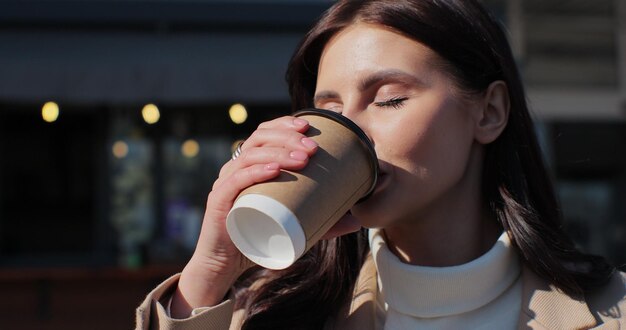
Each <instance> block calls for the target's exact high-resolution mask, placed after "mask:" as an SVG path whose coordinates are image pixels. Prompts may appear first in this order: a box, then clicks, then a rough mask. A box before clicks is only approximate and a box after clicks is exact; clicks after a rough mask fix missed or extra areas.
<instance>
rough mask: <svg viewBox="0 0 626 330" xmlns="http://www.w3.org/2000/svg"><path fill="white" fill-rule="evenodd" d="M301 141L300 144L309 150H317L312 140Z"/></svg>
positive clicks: (303, 139) (315, 143)
mask: <svg viewBox="0 0 626 330" xmlns="http://www.w3.org/2000/svg"><path fill="white" fill-rule="evenodd" d="M301 141H302V144H304V146H305V147H307V148H309V149H315V148H317V142H315V141H313V139H310V138H308V137H305V138H302V140H301Z"/></svg>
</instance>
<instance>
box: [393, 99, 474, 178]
mask: <svg viewBox="0 0 626 330" xmlns="http://www.w3.org/2000/svg"><path fill="white" fill-rule="evenodd" d="M464 110H465V109H464V108H462V107H459V106H455V105H454V104H447V103H445V104H443V105H442V106H441V107H439V108H437V111H434V112H432V113H431V114H430V115H429V116H421V117H419V118H415V120H411V121H407V122H405V124H409V125H404V126H405V127H403V128H402V129H398V130H397V132H398V133H397V134H398V135H400V136H401V137H400V138H398V139H396V141H395V144H394V145H393V150H394V154H395V156H396V157H398V158H399V159H398V161H400V163H399V164H397V165H398V166H400V167H403V168H404V169H405V170H407V171H409V172H412V173H413V174H416V175H420V176H422V175H425V174H430V175H435V174H436V173H439V174H440V175H444V174H446V173H447V174H448V175H454V173H452V172H458V171H459V170H461V169H463V168H464V167H465V164H466V162H467V160H468V155H469V152H470V149H471V145H472V141H473V136H472V130H471V122H470V120H469V118H468V116H467V115H466V112H465V111H464ZM402 136H403V137H402ZM437 176H439V175H437Z"/></svg>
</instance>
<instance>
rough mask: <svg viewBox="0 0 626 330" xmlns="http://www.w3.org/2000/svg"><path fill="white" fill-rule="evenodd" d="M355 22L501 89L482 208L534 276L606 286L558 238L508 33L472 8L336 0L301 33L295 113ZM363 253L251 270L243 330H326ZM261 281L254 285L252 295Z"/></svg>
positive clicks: (451, 0) (322, 252) (478, 87)
mask: <svg viewBox="0 0 626 330" xmlns="http://www.w3.org/2000/svg"><path fill="white" fill-rule="evenodd" d="M358 22H365V23H371V24H378V25H382V26H386V27H388V28H391V29H393V30H394V31H396V32H398V33H400V34H403V35H405V36H407V37H409V38H411V39H413V40H416V41H418V42H420V43H422V44H423V45H425V46H427V47H429V48H430V49H432V50H433V51H434V52H436V53H437V54H438V55H439V56H440V57H441V59H443V61H444V63H445V64H446V65H444V70H446V71H447V73H448V74H450V76H451V77H452V78H453V79H454V80H455V82H456V84H457V86H458V87H460V89H461V90H462V91H466V92H469V93H481V92H483V91H484V90H485V89H486V88H487V87H488V86H489V84H490V83H492V82H493V81H496V80H502V81H504V82H505V83H506V85H507V87H508V91H509V98H510V105H511V108H510V115H509V121H508V124H507V126H506V128H505V129H504V131H503V132H502V134H501V136H500V137H498V139H497V140H496V141H494V142H493V143H491V144H489V145H487V146H486V148H485V160H484V169H483V182H482V192H483V196H484V200H486V201H487V203H488V205H486V207H488V209H489V210H490V212H492V213H493V215H494V216H495V218H496V219H497V221H498V222H499V223H500V225H501V226H502V228H503V229H504V230H506V231H507V232H508V233H509V235H510V237H511V240H512V244H513V246H514V247H515V249H516V250H517V251H518V252H519V255H520V256H521V258H522V260H523V262H524V264H525V265H526V266H527V267H528V268H530V269H531V270H532V271H533V272H535V273H536V274H538V275H539V276H540V277H542V278H544V279H545V280H547V281H549V282H551V283H553V284H554V285H555V286H556V287H557V288H559V289H560V290H562V291H563V292H565V293H567V294H569V295H570V296H572V297H581V296H583V295H584V294H585V292H587V291H589V290H592V289H593V288H595V287H598V286H600V285H602V284H604V283H605V282H606V281H607V280H608V279H609V278H610V276H611V275H612V273H613V272H614V271H615V268H614V267H613V266H611V265H610V264H609V263H608V262H607V261H606V260H605V259H603V258H601V257H596V256H590V255H586V254H584V253H581V252H580V251H578V250H577V249H576V248H575V245H574V243H573V242H572V241H571V240H570V239H569V238H568V236H567V235H566V234H565V233H564V231H563V229H562V219H561V214H560V208H559V205H558V202H557V198H556V196H555V193H554V189H553V186H552V183H551V178H550V176H549V174H548V171H547V170H546V167H545V165H544V161H543V159H542V156H541V152H540V148H539V145H538V143H537V138H536V136H535V133H534V126H533V123H532V120H531V117H530V114H529V111H528V107H527V104H526V98H525V92H524V88H523V86H522V82H521V79H520V74H519V72H518V70H517V66H516V63H515V60H514V57H513V54H512V52H511V49H510V46H509V44H508V41H507V38H506V35H505V32H504V30H503V28H502V27H501V25H500V24H499V22H498V21H497V20H495V19H494V18H493V17H492V16H491V15H490V14H489V13H488V12H487V11H486V10H485V9H484V8H483V7H482V5H481V4H480V3H479V2H478V1H476V0H372V1H364V0H355V1H351V0H348V1H339V2H338V3H336V4H335V5H334V6H332V7H331V8H330V9H329V10H327V11H326V13H325V14H324V15H323V16H322V17H321V18H320V20H319V21H318V22H317V24H316V25H315V26H314V27H313V28H312V29H311V30H310V31H309V32H308V33H307V34H306V36H305V37H304V39H303V40H302V42H301V44H300V45H299V47H298V48H297V50H296V52H295V53H294V55H293V57H292V59H291V62H290V65H289V68H288V71H287V82H288V86H289V92H290V96H291V99H292V106H293V109H294V110H298V109H301V108H305V107H310V106H312V102H313V94H314V92H315V85H316V79H317V73H318V64H319V60H320V56H321V53H322V50H323V49H324V47H325V45H326V43H327V41H328V40H329V39H330V38H331V37H332V36H333V35H335V34H336V33H337V32H338V31H340V30H342V29H343V28H345V27H346V26H348V25H351V24H355V23H358ZM390 51H393V50H390ZM368 249H369V248H368V244H367V241H366V240H365V238H364V232H363V231H361V232H359V233H356V234H351V235H346V236H343V237H340V238H336V239H333V240H329V241H323V242H320V243H319V244H317V245H316V246H315V247H313V248H312V249H311V250H310V251H309V252H308V253H307V254H306V255H305V257H303V258H302V259H300V260H299V261H297V262H296V263H295V264H294V265H293V266H292V267H290V268H288V269H286V270H282V271H269V270H263V269H258V268H257V269H253V270H251V271H250V273H248V274H247V275H246V276H244V277H242V280H241V281H240V282H239V285H238V288H239V289H238V290H237V303H238V305H239V307H243V308H245V310H246V312H245V313H246V314H245V322H244V326H243V327H244V328H246V329H270V328H272V329H287V328H294V329H295V328H297V329H304V328H310V329H320V328H322V327H323V326H324V323H325V322H326V321H327V320H328V319H332V318H333V317H336V316H337V315H336V313H337V311H338V309H339V306H343V305H344V304H345V303H346V302H347V300H348V299H350V297H351V293H352V288H353V286H354V282H355V280H356V277H357V275H358V272H359V270H360V267H361V265H362V263H363V260H364V258H365V256H366V255H367V253H368V251H369V250H368ZM259 280H260V281H262V283H263V284H262V285H260V287H258V288H255V289H254V290H252V289H249V285H250V284H251V283H254V282H256V283H260V282H258V281H259Z"/></svg>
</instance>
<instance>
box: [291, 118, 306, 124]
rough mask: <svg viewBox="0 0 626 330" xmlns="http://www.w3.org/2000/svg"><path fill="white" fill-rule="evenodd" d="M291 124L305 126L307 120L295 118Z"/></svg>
mask: <svg viewBox="0 0 626 330" xmlns="http://www.w3.org/2000/svg"><path fill="white" fill-rule="evenodd" d="M293 124H294V125H296V126H306V125H308V124H309V122H308V121H306V120H304V119H301V118H296V119H294V120H293Z"/></svg>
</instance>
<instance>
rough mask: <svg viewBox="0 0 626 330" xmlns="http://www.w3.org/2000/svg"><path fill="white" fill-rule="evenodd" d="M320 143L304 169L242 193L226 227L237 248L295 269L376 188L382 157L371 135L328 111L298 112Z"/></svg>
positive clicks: (255, 257) (269, 265) (272, 266)
mask: <svg viewBox="0 0 626 330" xmlns="http://www.w3.org/2000/svg"><path fill="white" fill-rule="evenodd" d="M294 116H297V117H300V118H303V119H306V120H307V121H308V122H309V124H310V125H309V126H310V127H309V130H308V131H307V132H306V133H305V134H306V135H307V136H308V137H310V138H311V139H313V140H315V141H316V142H317V143H318V145H319V147H318V150H317V152H316V153H315V154H314V155H313V156H312V157H311V158H310V159H309V163H308V164H307V166H306V167H305V168H304V169H302V170H300V171H287V170H281V173H280V175H279V176H278V177H277V178H276V179H274V180H271V181H267V182H262V183H259V184H255V185H253V186H251V187H249V188H247V189H245V190H244V191H242V192H241V194H240V195H239V196H238V197H237V200H236V201H235V203H234V205H233V208H232V209H231V210H230V212H229V214H228V217H227V218H226V229H227V231H228V234H229V235H230V237H231V239H232V241H233V242H234V243H235V245H236V246H237V248H238V249H239V250H240V251H241V252H242V253H243V254H244V255H245V256H246V257H247V258H248V259H250V260H252V261H253V262H255V263H257V264H259V265H261V266H263V267H265V268H270V269H284V268H287V267H289V266H290V265H291V264H292V263H293V262H295V261H296V260H297V259H298V258H299V257H300V256H302V255H303V254H304V253H305V252H306V251H307V250H308V249H309V248H311V247H312V246H313V245H314V244H315V243H316V242H317V241H319V239H320V237H321V236H322V235H323V234H325V233H326V231H328V229H330V227H332V226H333V225H334V224H335V223H336V222H337V221H338V220H339V219H340V218H341V217H342V216H343V215H344V214H345V213H346V212H348V210H349V209H350V208H351V207H352V206H353V205H354V204H356V203H357V202H358V201H360V200H362V199H364V198H366V197H367V196H369V194H370V193H371V192H372V191H373V190H374V187H375V185H376V179H377V173H378V159H377V157H376V153H375V151H374V148H373V146H372V143H371V142H370V140H369V139H368V138H367V136H366V135H365V133H363V131H362V130H361V129H360V128H359V127H358V126H357V125H356V124H354V123H353V122H352V121H350V120H349V119H347V118H346V117H344V116H342V115H340V114H338V113H335V112H332V111H328V110H320V109H307V110H302V111H299V112H297V113H295V114H294Z"/></svg>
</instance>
